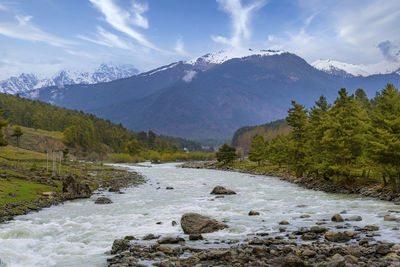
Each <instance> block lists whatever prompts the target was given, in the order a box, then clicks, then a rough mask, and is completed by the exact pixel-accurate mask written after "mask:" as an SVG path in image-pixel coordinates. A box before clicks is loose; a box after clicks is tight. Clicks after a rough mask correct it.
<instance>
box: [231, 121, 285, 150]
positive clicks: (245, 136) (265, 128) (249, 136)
mask: <svg viewBox="0 0 400 267" xmlns="http://www.w3.org/2000/svg"><path fill="white" fill-rule="evenodd" d="M289 131H290V128H289V126H288V124H287V122H286V120H283V119H282V120H277V121H273V122H269V123H266V124H263V125H259V126H245V127H242V128H240V129H238V130H237V131H236V132H235V134H234V135H233V138H232V145H233V146H235V147H237V148H239V149H241V151H242V152H243V153H244V154H247V153H248V152H249V150H250V147H251V142H252V140H253V137H254V136H256V135H261V136H263V137H265V138H266V140H270V139H272V138H274V137H275V136H277V135H278V134H288V133H289Z"/></svg>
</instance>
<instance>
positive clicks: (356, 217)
mask: <svg viewBox="0 0 400 267" xmlns="http://www.w3.org/2000/svg"><path fill="white" fill-rule="evenodd" d="M346 221H350V222H359V221H362V217H361V216H358V215H355V216H350V217H348V218H346Z"/></svg>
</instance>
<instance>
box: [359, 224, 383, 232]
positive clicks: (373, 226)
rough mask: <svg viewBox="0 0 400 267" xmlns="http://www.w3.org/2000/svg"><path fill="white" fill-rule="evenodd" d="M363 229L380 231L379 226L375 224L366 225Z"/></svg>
mask: <svg viewBox="0 0 400 267" xmlns="http://www.w3.org/2000/svg"><path fill="white" fill-rule="evenodd" d="M363 230H365V231H378V230H379V226H376V225H373V224H368V225H366V226H364V228H363Z"/></svg>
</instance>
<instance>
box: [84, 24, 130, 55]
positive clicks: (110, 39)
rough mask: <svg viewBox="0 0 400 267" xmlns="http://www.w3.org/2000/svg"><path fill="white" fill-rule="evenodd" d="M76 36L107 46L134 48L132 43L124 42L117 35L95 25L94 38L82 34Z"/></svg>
mask: <svg viewBox="0 0 400 267" xmlns="http://www.w3.org/2000/svg"><path fill="white" fill-rule="evenodd" d="M78 38H80V39H82V40H85V41H89V42H92V43H95V44H98V45H103V46H107V47H114V48H122V49H128V50H132V49H134V46H133V45H132V44H130V43H128V42H125V41H124V40H122V39H121V38H120V37H118V36H117V35H115V34H113V33H110V32H108V31H106V30H104V29H103V28H102V27H97V34H96V39H94V38H90V37H87V36H83V35H78Z"/></svg>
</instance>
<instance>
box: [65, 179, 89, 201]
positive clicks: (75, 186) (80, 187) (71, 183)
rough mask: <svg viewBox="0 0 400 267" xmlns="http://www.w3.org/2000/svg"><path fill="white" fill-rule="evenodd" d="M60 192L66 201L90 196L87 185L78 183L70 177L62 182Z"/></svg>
mask: <svg viewBox="0 0 400 267" xmlns="http://www.w3.org/2000/svg"><path fill="white" fill-rule="evenodd" d="M62 184H63V188H62V191H63V193H64V196H65V198H66V199H76V198H88V197H90V195H91V194H92V190H91V189H90V187H89V185H88V184H85V183H81V182H78V181H77V180H76V179H75V177H73V176H72V175H69V176H67V177H66V178H64V180H63V183H62Z"/></svg>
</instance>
